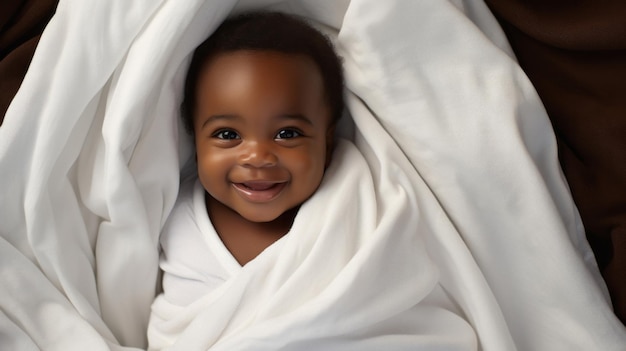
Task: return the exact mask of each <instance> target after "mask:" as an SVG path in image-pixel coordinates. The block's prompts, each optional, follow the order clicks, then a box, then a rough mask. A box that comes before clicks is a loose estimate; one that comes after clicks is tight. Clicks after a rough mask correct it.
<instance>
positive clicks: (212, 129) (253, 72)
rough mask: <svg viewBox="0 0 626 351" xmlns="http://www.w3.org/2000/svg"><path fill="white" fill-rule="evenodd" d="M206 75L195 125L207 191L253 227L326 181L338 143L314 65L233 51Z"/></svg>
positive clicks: (216, 60)
mask: <svg viewBox="0 0 626 351" xmlns="http://www.w3.org/2000/svg"><path fill="white" fill-rule="evenodd" d="M200 74H201V76H200V79H199V83H198V88H197V92H196V94H197V95H196V96H197V100H196V101H198V102H197V106H196V110H195V115H194V128H195V140H196V152H197V157H198V174H199V178H200V182H201V183H202V185H203V186H204V188H205V189H206V191H207V192H208V193H209V194H210V195H211V196H212V197H213V198H214V199H216V200H217V201H219V202H221V203H222V204H224V205H226V206H227V207H229V208H231V209H232V210H234V211H236V212H238V213H239V214H240V215H241V216H243V217H244V218H246V219H247V220H249V221H253V222H270V221H273V220H274V219H276V218H278V217H279V216H280V215H281V214H283V213H284V212H286V211H287V210H289V209H292V208H294V207H296V206H298V205H300V204H301V203H302V202H304V201H305V200H306V199H308V198H309V197H310V196H311V195H312V194H313V193H314V192H315V190H316V189H317V187H318V186H319V184H320V182H321V181H322V176H323V174H324V168H325V163H326V148H327V147H328V146H327V141H328V140H330V139H328V138H332V135H331V133H332V131H330V130H329V121H330V117H329V112H328V107H327V104H326V101H325V99H324V90H323V82H322V78H321V76H320V73H319V70H318V69H317V67H316V66H315V63H314V62H313V61H312V60H310V59H309V58H307V57H305V56H300V55H290V54H283V53H277V52H272V51H235V52H233V53H228V54H221V55H219V56H217V57H215V58H213V59H212V60H211V62H210V63H209V64H208V65H207V67H205V68H204V69H203V70H202V71H201V73H200Z"/></svg>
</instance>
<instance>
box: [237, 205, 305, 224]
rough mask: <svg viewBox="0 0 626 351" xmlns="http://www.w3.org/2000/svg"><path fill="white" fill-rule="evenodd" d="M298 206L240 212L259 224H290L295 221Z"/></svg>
mask: <svg viewBox="0 0 626 351" xmlns="http://www.w3.org/2000/svg"><path fill="white" fill-rule="evenodd" d="M297 208H298V206H297V207H295V208H292V209H289V210H286V211H283V212H278V211H267V212H264V211H250V212H246V213H242V212H238V213H239V215H240V216H241V217H243V218H244V219H245V220H247V221H249V222H253V223H258V224H272V223H276V224H286V223H288V225H289V226H291V224H292V223H293V219H294V217H295V215H296V213H297V210H298V209H297Z"/></svg>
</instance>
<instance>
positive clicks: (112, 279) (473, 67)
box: [0, 0, 626, 351]
mask: <svg viewBox="0 0 626 351" xmlns="http://www.w3.org/2000/svg"><path fill="white" fill-rule="evenodd" d="M250 9H278V10H282V11H287V12H292V13H297V14H301V15H304V16H306V17H308V18H310V19H312V20H313V21H315V22H316V23H318V24H319V25H320V26H322V27H323V28H325V30H326V31H327V32H328V33H329V34H330V35H331V36H332V37H333V38H334V39H335V40H336V42H337V47H338V50H339V51H340V54H341V55H342V56H343V57H344V60H345V62H344V67H345V70H346V79H347V89H348V91H349V93H348V95H349V110H350V115H351V117H352V122H351V121H348V123H346V125H345V126H344V127H345V128H344V133H345V134H347V135H348V136H349V137H350V138H351V139H352V140H353V142H354V144H355V145H356V146H357V148H356V149H353V148H348V149H349V150H350V151H346V152H345V153H343V154H342V155H343V156H342V157H341V158H340V160H341V161H343V162H341V164H338V165H337V167H336V168H335V170H336V172H337V174H344V173H341V172H345V175H346V176H345V177H329V181H328V182H327V183H325V189H327V190H325V191H320V193H319V196H318V195H316V196H317V197H320V198H323V199H324V202H323V205H324V206H321V205H320V204H319V203H321V201H311V203H310V205H309V204H307V207H306V209H303V212H308V213H311V216H310V217H309V216H307V217H304V216H299V217H298V220H297V223H296V224H294V233H295V232H297V231H295V230H296V229H297V228H301V227H307V228H312V229H315V228H318V229H319V230H310V232H315V233H318V235H309V236H307V238H308V241H307V240H295V239H294V240H290V241H289V242H287V243H285V244H288V245H282V246H281V250H280V252H278V251H277V252H275V253H272V252H270V253H271V254H270V255H262V256H260V258H262V259H260V260H257V261H255V264H254V265H251V268H250V269H248V270H244V271H243V272H246V273H245V274H242V275H238V276H237V277H236V279H234V280H233V281H232V282H229V284H228V285H227V287H226V288H224V289H222V290H221V291H222V292H221V295H219V294H216V295H211V296H207V297H206V298H204V299H201V300H200V302H201V303H200V305H199V306H196V307H198V308H195V309H189V310H188V311H186V312H185V313H184V314H183V317H177V318H175V319H173V320H172V323H170V324H168V325H164V326H162V327H161V328H160V329H158V330H160V331H158V333H160V335H163V336H164V337H163V338H162V340H165V342H170V341H171V340H170V339H169V338H170V337H176V336H178V335H180V336H181V339H180V340H179V342H180V344H179V345H178V347H177V349H181V350H196V349H198V350H200V349H204V348H208V346H209V345H211V344H213V343H216V347H215V349H221V350H241V349H250V350H262V349H268V350H269V349H280V348H281V347H282V348H284V349H286V350H287V349H289V350H305V349H307V347H308V348H309V349H329V350H330V349H347V350H354V349H357V350H367V349H393V346H394V345H395V346H397V349H411V350H415V349H425V350H433V349H442V350H443V349H446V350H448V349H468V350H472V349H480V350H494V351H500V350H515V349H518V350H533V351H534V350H550V351H552V350H623V349H624V345H626V331H625V330H624V328H623V326H622V325H621V324H620V323H619V321H618V320H617V319H616V318H615V317H614V315H613V314H612V311H611V308H610V303H609V302H608V297H607V294H606V290H605V288H604V286H603V284H602V281H601V279H600V276H599V274H598V271H597V267H596V266H595V263H594V259H593V256H592V254H591V251H590V249H589V247H588V245H587V243H586V241H585V239H584V232H583V228H582V225H581V222H580V219H579V217H578V214H577V211H576V208H575V206H574V204H573V202H572V200H571V197H570V195H569V192H568V189H567V186H566V184H565V182H564V180H563V177H562V176H561V173H560V170H559V167H558V162H557V156H556V147H555V142H554V137H553V135H552V130H551V128H550V124H549V121H548V119H547V116H546V114H545V111H544V110H543V108H542V106H541V103H540V101H539V99H538V97H537V95H536V93H535V92H534V90H533V88H532V86H531V85H530V83H529V81H528V80H527V78H526V77H525V76H524V75H523V73H522V72H521V70H520V69H519V66H518V65H517V64H516V62H515V60H514V59H513V58H512V54H511V52H510V50H509V48H508V46H507V44H506V40H505V37H504V36H503V34H502V32H501V31H500V29H499V27H498V25H497V23H496V22H495V20H494V18H493V17H492V16H491V14H490V13H489V11H488V10H487V8H486V7H485V5H484V4H483V3H482V2H481V1H478V0H467V1H460V0H450V1H443V0H425V1H405V0H396V1H391V0H390V1H379V0H352V1H347V0H345V1H334V0H332V1H331V0H322V1H320V0H290V1H271V0H263V1H261V0H257V1H251V0H248V1H244V0H240V1H235V0H221V1H208V0H207V1H201V0H188V1H181V0H134V1H126V0H107V1H102V0H100V1H98V0H81V1H71V0H66V1H64V0H61V2H60V4H59V7H58V10H57V14H56V15H55V16H54V18H53V19H52V20H51V22H50V24H49V26H48V27H47V28H46V30H45V32H44V35H43V37H42V39H41V41H40V43H39V46H38V48H37V52H36V53H35V56H34V58H33V61H32V64H31V67H30V69H29V71H28V73H27V75H26V77H25V80H24V83H23V85H22V87H21V88H20V91H19V92H18V94H17V96H16V97H15V99H14V101H13V102H12V104H11V106H10V108H9V110H8V112H7V114H6V116H5V121H4V124H3V125H2V127H0V234H1V236H0V349H1V350H36V349H44V350H124V349H128V350H130V349H142V348H145V347H146V346H147V341H146V329H147V324H148V318H149V314H150V305H151V304H152V301H153V299H154V297H155V294H156V286H157V284H158V281H157V263H158V244H157V243H158V235H159V231H160V229H161V228H162V226H163V224H164V222H165V220H166V218H167V215H168V214H169V212H170V210H171V208H172V206H173V204H174V201H175V198H176V194H177V191H178V184H179V170H180V169H181V167H182V164H183V163H184V162H185V161H186V160H187V159H188V158H189V155H190V154H191V151H190V150H191V146H190V142H189V139H188V138H186V137H185V136H184V132H183V131H182V128H179V127H178V123H179V122H178V116H177V109H178V105H179V103H180V101H181V92H182V80H183V78H184V73H185V69H186V64H187V62H188V58H189V55H190V53H191V52H192V51H193V48H194V47H195V46H196V45H197V44H198V43H200V42H201V41H202V40H203V39H204V38H205V37H206V36H208V35H209V34H210V33H211V32H212V31H213V30H214V29H215V27H216V26H217V25H219V23H221V21H222V20H223V19H224V18H225V17H226V16H227V15H228V14H230V13H234V12H240V11H244V10H250ZM351 124H353V125H354V130H353V133H350V128H349V126H350V125H351ZM345 165H350V167H348V168H346V167H344V166H345ZM334 167H335V166H334ZM341 167H344V168H341ZM351 167H352V168H351ZM333 172H335V171H333ZM347 179H354V182H349V183H348V184H344V185H345V189H344V188H343V186H344V185H342V182H346V180H347ZM337 184H338V185H337ZM342 189H343V190H342ZM350 189H351V190H352V191H351V192H349V193H348V194H350V195H351V196H346V193H345V191H346V190H350ZM357 190H358V191H357ZM320 207H323V208H320ZM319 214H324V215H325V216H326V215H327V217H318V216H319ZM342 218H346V219H350V218H351V220H349V221H348V220H346V221H342V220H341V219H342ZM340 232H341V235H339V234H338V233H340ZM301 236H302V235H301ZM293 237H294V238H296V237H298V236H296V235H294V236H293ZM338 238H342V239H343V240H338ZM288 248H289V249H288ZM296 249H297V250H301V251H294V250H296ZM328 250H330V251H328ZM270 263H271V267H270V266H269V265H268V264H270ZM264 264H265V265H264ZM318 266H324V267H325V266H328V267H330V268H332V269H328V270H323V269H321V268H320V269H317V267H318ZM257 268H258V269H257ZM270 268H271V269H270ZM308 274H312V276H309V275H308ZM320 279H321V280H320ZM310 282H315V285H314V286H315V288H314V289H311V290H309V291H307V286H306V285H305V284H306V283H310ZM226 289H228V291H226ZM218 295H219V299H218V298H217V297H216V296H218ZM218 301H219V303H217V302H218ZM155 306H156V307H158V301H157V304H156V305H155ZM170 312H171V311H170ZM222 313H224V314H223V315H222ZM376 322H380V323H376ZM404 334H406V335H412V336H411V337H409V338H404V337H402V335H404Z"/></svg>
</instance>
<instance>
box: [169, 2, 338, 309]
mask: <svg viewBox="0 0 626 351" xmlns="http://www.w3.org/2000/svg"><path fill="white" fill-rule="evenodd" d="M184 94H185V96H184V101H183V106H182V112H183V120H184V122H185V126H186V128H187V130H188V131H189V133H191V134H192V135H193V137H194V140H195V147H196V161H197V171H198V177H197V180H195V184H183V186H182V187H181V191H180V194H179V198H178V200H177V203H176V205H175V208H174V210H173V211H172V214H171V215H170V217H169V218H168V222H167V224H166V226H165V228H164V230H163V232H162V236H161V245H162V249H163V256H162V260H161V268H162V270H163V272H164V275H163V290H164V296H165V298H166V299H167V300H168V301H170V302H171V303H174V304H177V305H187V304H189V303H191V302H193V301H194V300H195V299H197V298H199V297H200V296H202V295H203V294H205V293H207V292H209V291H211V290H212V289H214V288H215V287H217V286H219V285H220V284H221V283H222V282H224V281H225V280H227V279H228V278H229V277H230V276H232V274H234V272H236V271H237V270H238V269H241V267H242V266H243V265H245V264H247V263H248V262H250V261H251V260H253V259H254V258H255V257H257V256H258V255H259V254H260V253H261V252H263V251H264V250H265V249H266V248H268V247H269V246H271V245H273V244H274V243H275V242H276V241H278V240H279V239H280V238H281V237H283V236H284V235H285V234H286V233H287V232H289V230H290V228H291V225H292V223H293V221H294V217H295V216H296V213H297V211H298V208H299V206H300V205H301V204H302V203H303V202H305V201H306V200H307V199H308V198H309V197H311V195H312V194H313V193H314V192H315V191H316V190H317V188H318V187H319V185H320V183H321V181H322V177H323V176H324V172H325V169H326V167H327V166H328V164H329V162H330V158H331V154H332V149H333V135H334V130H335V125H336V123H337V120H338V119H339V117H340V115H341V113H342V110H343V104H344V102H343V74H342V69H341V62H340V59H339V58H338V57H337V55H336V53H335V52H334V50H333V46H332V44H331V43H330V42H329V41H328V39H327V38H326V37H325V36H324V35H322V34H321V33H319V32H318V31H316V30H315V29H313V28H311V27H310V26H309V25H308V24H306V23H305V22H303V21H302V20H300V19H297V18H294V17H291V16H288V15H284V14H280V13H251V14H245V15H240V16H238V17H236V18H233V19H229V20H227V21H226V22H224V23H223V24H222V25H221V26H220V27H219V28H218V29H217V31H216V32H215V33H214V34H213V35H212V36H211V37H209V38H208V39H207V40H206V41H205V42H204V43H202V44H201V45H200V46H199V47H198V48H197V49H196V51H195V53H194V55H193V58H192V61H191V64H190V67H189V71H188V74H187V80H186V83H185V92H184Z"/></svg>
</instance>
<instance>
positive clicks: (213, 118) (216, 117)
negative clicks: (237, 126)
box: [200, 114, 241, 129]
mask: <svg viewBox="0 0 626 351" xmlns="http://www.w3.org/2000/svg"><path fill="white" fill-rule="evenodd" d="M237 119H241V117H239V116H238V115H229V114H224V115H211V116H209V117H208V118H207V119H206V120H205V121H204V122H202V126H201V127H200V129H202V128H204V126H206V125H207V124H209V123H212V122H215V121H220V120H226V121H234V120H237Z"/></svg>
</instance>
